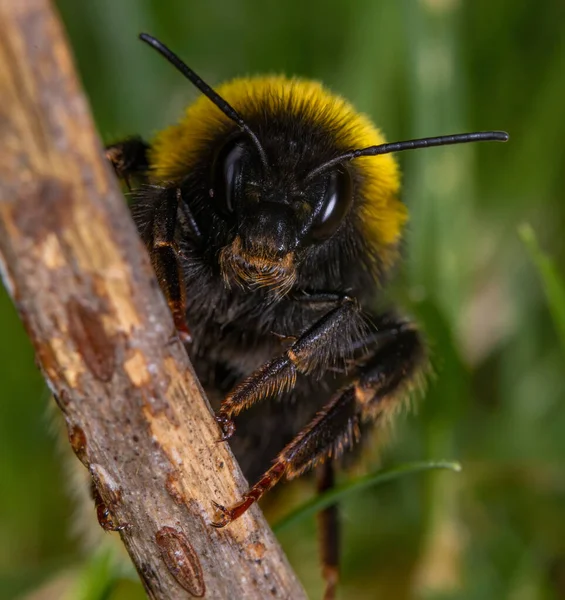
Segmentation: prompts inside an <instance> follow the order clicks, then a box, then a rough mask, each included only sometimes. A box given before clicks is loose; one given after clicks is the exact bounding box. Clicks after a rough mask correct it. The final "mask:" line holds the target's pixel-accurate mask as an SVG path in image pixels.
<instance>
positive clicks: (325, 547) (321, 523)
mask: <svg viewBox="0 0 565 600" xmlns="http://www.w3.org/2000/svg"><path fill="white" fill-rule="evenodd" d="M334 485H335V473H334V466H333V463H331V462H330V461H326V462H324V463H323V464H321V465H320V466H319V467H318V473H317V488H318V493H319V494H321V493H323V492H325V491H327V490H331V489H332V488H333V487H334ZM318 538H319V543H320V559H321V562H322V577H323V578H324V581H325V583H326V589H325V591H324V600H334V599H335V593H336V588H337V584H338V582H339V558H340V557H339V543H340V527H339V508H338V506H337V504H333V505H332V506H328V507H327V508H324V510H322V511H320V512H319V513H318Z"/></svg>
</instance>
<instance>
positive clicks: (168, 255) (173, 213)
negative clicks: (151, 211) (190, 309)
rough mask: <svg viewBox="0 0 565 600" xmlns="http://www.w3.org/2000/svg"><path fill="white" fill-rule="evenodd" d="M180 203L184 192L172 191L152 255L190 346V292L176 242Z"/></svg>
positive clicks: (157, 223)
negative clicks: (187, 288)
mask: <svg viewBox="0 0 565 600" xmlns="http://www.w3.org/2000/svg"><path fill="white" fill-rule="evenodd" d="M179 200H180V189H176V190H170V191H169V192H168V193H167V194H166V196H165V197H164V198H163V201H162V202H161V204H160V205H159V206H158V208H157V210H156V212H155V217H154V221H153V232H152V234H153V235H152V241H151V243H150V245H149V254H150V256H151V262H152V264H153V268H154V270H155V273H156V274H157V278H158V279H159V285H160V287H161V289H162V290H163V293H164V294H165V298H166V299H167V303H168V304H169V308H170V311H171V313H172V315H173V320H174V323H175V327H176V330H177V332H178V334H179V338H180V339H181V341H182V342H185V343H186V342H190V341H191V339H192V338H191V335H190V331H189V329H188V325H187V323H186V291H185V287H184V284H183V280H182V277H181V268H180V262H179V249H178V246H177V243H176V242H175V239H174V236H175V229H176V224H177V212H178V206H179Z"/></svg>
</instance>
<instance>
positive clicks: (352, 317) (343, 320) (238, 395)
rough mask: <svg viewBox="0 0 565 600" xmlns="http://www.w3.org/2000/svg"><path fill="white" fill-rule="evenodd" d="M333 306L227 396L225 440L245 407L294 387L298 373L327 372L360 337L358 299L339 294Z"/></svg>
mask: <svg viewBox="0 0 565 600" xmlns="http://www.w3.org/2000/svg"><path fill="white" fill-rule="evenodd" d="M333 305H334V308H333V309H332V310H329V311H328V312H327V313H326V314H325V315H324V316H323V317H322V318H321V319H319V320H318V321H317V322H316V323H314V325H312V326H311V327H310V328H309V329H307V330H306V331H305V332H304V333H303V334H302V335H301V336H300V337H299V338H298V339H297V340H296V341H295V342H294V343H293V344H291V345H290V347H289V348H288V349H287V350H286V352H285V353H284V354H282V355H280V356H278V357H277V358H275V359H273V360H271V361H270V362H268V363H266V364H265V365H264V366H262V367H261V368H259V369H257V371H255V372H254V373H252V374H251V375H250V376H249V377H248V378H247V379H245V380H244V381H242V382H241V383H240V384H239V385H237V386H236V387H235V388H234V389H233V390H232V391H231V392H230V393H229V394H228V395H227V396H226V398H224V401H223V402H222V404H221V406H220V410H219V411H218V413H217V415H216V420H217V421H218V423H219V425H220V427H221V428H222V433H223V435H222V440H227V439H228V438H230V437H231V436H232V435H233V433H234V431H235V425H234V423H233V420H232V419H233V417H235V416H237V415H238V414H239V413H240V412H241V411H242V410H245V409H247V408H249V407H250V406H252V405H253V404H255V403H256V402H258V401H259V400H262V399H263V398H265V397H267V396H270V395H273V394H281V393H283V392H286V391H289V390H291V389H292V388H293V387H294V385H295V382H296V376H297V373H305V374H308V373H311V372H312V371H313V370H316V369H320V370H321V371H322V372H325V371H326V370H327V369H328V368H329V367H330V366H333V365H332V364H331V363H332V360H333V359H334V358H335V359H337V358H339V357H340V356H345V355H346V354H347V353H348V351H349V347H348V343H350V342H351V340H352V339H353V338H355V337H358V336H359V332H360V330H361V328H362V317H361V311H360V309H359V305H358V303H357V301H356V300H355V299H353V298H350V297H349V296H342V297H339V299H338V300H337V301H334V302H333ZM336 305H337V306H336ZM328 349H331V353H330V352H328Z"/></svg>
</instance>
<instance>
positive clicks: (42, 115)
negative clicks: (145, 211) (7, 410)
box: [0, 0, 304, 599]
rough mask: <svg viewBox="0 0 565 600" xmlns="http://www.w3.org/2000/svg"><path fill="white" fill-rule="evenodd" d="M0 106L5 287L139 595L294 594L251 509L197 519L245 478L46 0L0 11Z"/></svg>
mask: <svg viewBox="0 0 565 600" xmlns="http://www.w3.org/2000/svg"><path fill="white" fill-rule="evenodd" d="M0 97H1V98H2V102H1V104H0V136H1V138H0V139H1V140H2V150H1V159H0V258H1V261H0V264H1V267H2V274H3V277H4V282H5V285H6V287H7V289H8V291H9V293H10V294H11V296H12V298H13V300H14V302H15V304H16V306H17V307H18V310H19V314H20V316H21V318H22V320H23V322H24V324H25V326H26V328H27V331H28V333H29V335H30V337H31V339H32V341H33V344H34V346H35V349H36V353H37V358H38V361H39V364H40V366H41V369H42V370H43V373H44V375H45V377H46V379H47V382H48V383H49V385H50V387H51V388H52V390H53V392H54V393H55V394H56V396H57V397H58V399H59V406H60V408H61V410H62V411H63V413H64V415H65V419H66V422H67V426H68V429H69V433H70V439H71V443H72V445H73V448H74V450H75V452H76V454H77V455H78V457H79V458H80V460H81V461H82V462H83V463H84V465H85V466H86V467H87V468H88V469H89V470H90V472H91V474H92V476H93V479H94V482H95V484H96V487H97V491H98V493H99V495H100V497H101V499H102V501H103V503H104V506H105V507H106V508H108V511H109V514H108V515H107V520H108V522H110V523H114V524H116V525H117V526H119V527H121V528H123V529H122V530H121V536H122V540H123V542H124V544H125V545H126V548H127V550H128V552H129V554H130V556H131V558H132V560H133V562H134V563H135V565H136V567H137V570H138V572H139V574H140V576H141V578H142V580H143V583H144V585H145V588H146V590H147V592H148V594H149V595H150V596H151V597H152V598H160V599H161V598H162V599H165V598H166V599H174V598H186V597H187V591H188V592H190V593H191V594H192V595H193V596H201V595H203V594H204V590H206V591H205V595H206V597H207V598H260V599H264V598H268V597H274V598H292V599H300V598H304V592H303V591H302V589H301V587H300V585H299V583H298V582H297V580H296V578H295V576H294V574H293V573H292V571H291V570H290V568H289V566H288V563H287V561H286V559H285V557H284V555H283V554H282V552H281V550H280V548H279V546H278V544H277V542H276V540H275V538H274V537H273V534H272V533H271V531H270V529H269V528H268V526H267V524H266V522H265V520H264V519H263V517H262V516H261V514H260V511H259V510H258V509H257V508H253V509H252V510H250V511H249V512H248V513H247V515H245V516H244V517H242V518H241V519H240V520H238V521H237V522H235V523H234V524H232V525H231V526H229V527H228V528H226V529H225V530H216V529H214V528H213V527H211V526H210V524H209V519H210V513H211V512H212V509H211V500H212V499H217V500H219V501H221V502H229V501H230V500H233V499H235V498H236V497H238V496H239V495H240V494H241V492H242V491H243V489H244V487H245V482H244V481H243V478H242V476H241V473H240V471H239V468H238V466H237V465H236V463H235V462H234V459H233V457H232V455H231V453H230V452H229V449H227V448H226V447H225V446H224V445H223V444H216V443H215V442H216V440H217V438H218V435H219V432H218V428H217V427H216V425H215V422H214V420H213V418H212V415H211V413H210V408H209V406H208V404H207V402H206V400H205V399H204V398H203V397H202V394H201V390H200V387H199V385H198V383H197V381H196V380H195V377H194V374H193V371H192V369H191V367H190V365H189V363H188V359H187V356H186V353H185V351H184V349H183V347H182V345H181V344H180V343H179V342H178V341H177V340H176V338H175V337H174V333H173V324H172V320H171V318H170V315H169V314H168V311H167V308H166V304H165V302H164V300H163V298H162V296H161V294H160V293H159V290H158V286H157V284H156V280H155V278H154V276H153V274H152V271H151V268H150V264H149V260H148V257H147V255H146V252H145V250H144V248H143V247H142V245H141V242H140V241H139V239H138V237H137V234H136V231H135V227H134V225H133V223H132V221H131V219H130V217H129V214H128V211H127V209H126V207H125V204H124V202H123V198H122V196H121V194H120V192H119V190H118V189H117V187H116V184H115V182H114V181H113V177H112V175H111V173H110V171H109V169H108V168H107V166H106V165H105V163H104V161H103V159H102V151H101V150H102V149H101V146H100V143H99V142H98V140H97V137H96V134H95V131H94V128H93V125H92V121H91V117H90V114H89V111H88V107H87V104H86V102H85V100H84V98H83V96H82V93H81V90H80V87H79V85H78V84H77V80H76V77H75V74H74V68H73V64H72V61H71V58H70V55H69V52H68V49H67V45H66V42H65V37H64V35H63V32H62V29H61V26H60V24H59V22H58V20H57V18H56V16H55V15H54V12H53V9H52V6H51V5H50V3H49V1H48V0H0ZM101 508H102V509H103V506H102V507H101ZM101 512H102V511H101Z"/></svg>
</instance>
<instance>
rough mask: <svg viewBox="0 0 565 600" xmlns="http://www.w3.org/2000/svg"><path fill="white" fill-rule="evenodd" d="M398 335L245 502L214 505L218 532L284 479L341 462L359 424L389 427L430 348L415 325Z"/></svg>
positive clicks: (286, 450)
mask: <svg viewBox="0 0 565 600" xmlns="http://www.w3.org/2000/svg"><path fill="white" fill-rule="evenodd" d="M392 329H393V331H395V334H394V336H393V337H392V339H391V340H390V342H389V343H388V344H386V345H385V346H383V347H380V348H379V349H378V350H376V351H375V352H374V354H373V355H372V356H370V357H369V358H367V360H366V362H364V364H363V366H362V367H360V369H359V375H358V377H357V379H356V380H355V381H354V382H353V383H352V384H351V385H350V386H348V387H346V388H345V389H344V390H342V391H341V392H338V393H337V394H336V395H334V396H333V397H332V399H331V400H330V401H329V402H328V403H327V404H326V405H325V406H324V407H323V408H322V410H320V411H319V412H318V413H317V414H316V415H315V416H314V418H313V419H312V420H311V421H310V423H309V424H308V425H307V426H306V427H305V428H304V429H302V431H301V432H300V433H299V434H298V435H297V436H296V437H295V438H294V440H292V441H291V442H290V443H289V444H288V445H287V446H286V447H285V448H283V450H282V451H281V452H280V453H279V455H278V456H277V458H276V459H275V460H274V463H273V466H272V467H271V468H270V469H269V470H268V471H267V472H266V473H265V474H264V475H263V477H261V479H260V480H259V481H258V482H257V483H256V484H255V485H254V486H253V487H252V488H250V489H249V490H248V491H247V492H246V493H245V494H244V495H243V498H242V499H241V500H240V501H239V502H236V503H235V504H233V505H232V506H229V507H224V506H222V505H219V504H216V503H214V505H215V507H216V509H217V513H218V519H217V520H216V521H215V522H214V523H212V525H214V527H224V526H225V525H227V524H228V523H231V522H232V521H234V520H235V519H237V518H238V517H240V516H241V515H242V514H244V513H245V512H246V511H247V509H248V508H249V507H250V506H251V505H252V504H254V503H255V502H257V500H259V499H260V498H261V497H262V496H263V495H264V494H265V493H266V492H267V491H269V490H270V489H272V488H273V487H274V486H275V485H276V484H277V483H278V482H279V481H280V480H281V479H282V478H283V477H286V479H294V478H295V477H300V475H302V474H303V473H305V472H306V471H308V470H309V469H311V468H312V467H314V466H316V465H317V464H318V463H320V462H323V461H324V460H327V459H336V458H338V457H339V456H341V454H342V453H343V452H344V450H346V449H347V448H349V447H351V446H352V445H353V444H354V443H355V442H356V441H357V440H358V438H359V436H360V431H359V425H360V422H361V421H363V422H371V421H373V422H377V421H378V422H386V420H387V417H389V416H392V415H393V414H394V412H395V411H396V410H397V409H398V408H399V406H400V405H401V401H402V399H403V396H404V392H406V391H407V388H408V387H409V385H410V383H412V382H413V381H414V379H415V376H416V375H417V373H418V372H419V371H420V370H421V369H422V367H423V365H424V363H425V357H426V353H425V349H424V345H423V343H422V340H421V338H420V335H419V333H418V332H417V331H416V329H415V328H414V326H412V325H410V324H407V323H401V324H399V323H396V324H395V326H394V327H393V328H392Z"/></svg>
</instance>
